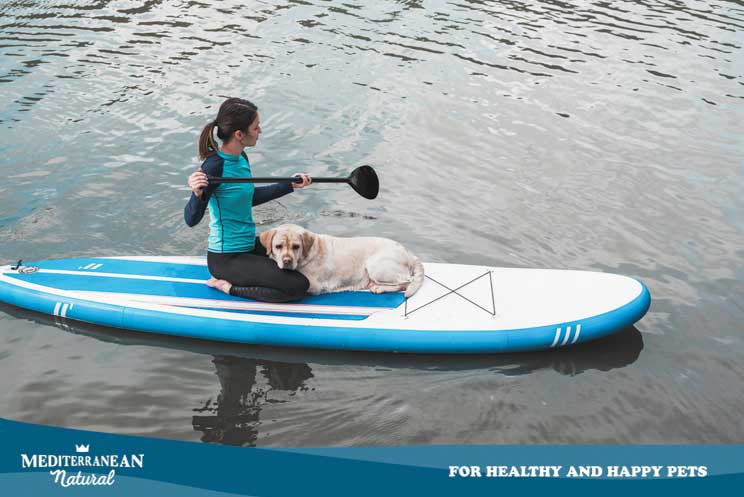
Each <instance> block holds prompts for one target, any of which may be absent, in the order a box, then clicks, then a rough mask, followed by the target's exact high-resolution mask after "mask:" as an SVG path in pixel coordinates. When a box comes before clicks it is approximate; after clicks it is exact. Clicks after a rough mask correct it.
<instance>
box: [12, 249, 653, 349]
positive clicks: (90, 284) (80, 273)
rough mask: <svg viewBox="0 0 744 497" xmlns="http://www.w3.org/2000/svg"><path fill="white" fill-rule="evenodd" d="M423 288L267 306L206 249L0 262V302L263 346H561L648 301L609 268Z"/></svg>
mask: <svg viewBox="0 0 744 497" xmlns="http://www.w3.org/2000/svg"><path fill="white" fill-rule="evenodd" d="M424 267H425V271H426V278H425V282H424V284H423V286H422V287H421V289H420V290H419V291H418V292H417V293H416V294H415V295H414V296H413V297H411V298H410V299H408V300H406V298H405V297H404V296H403V294H402V293H387V294H381V295H375V294H372V293H369V292H341V293H335V294H328V295H319V296H311V297H307V298H305V299H303V300H301V301H298V302H293V303H288V304H269V303H264V302H257V301H253V300H246V299H241V298H238V297H232V296H230V295H226V294H224V293H222V292H220V291H218V290H215V289H213V288H210V287H208V286H207V285H206V281H207V280H208V279H209V272H208V270H207V266H206V258H204V257H101V258H86V259H63V260H52V261H42V262H30V263H24V264H23V265H21V266H19V267H16V266H15V265H8V266H2V267H0V301H3V302H6V303H8V304H13V305H16V306H19V307H23V308H26V309H31V310H34V311H38V312H42V313H46V314H52V315H55V316H59V317H62V318H66V319H74V320H78V321H86V322H90V323H96V324H100V325H105V326H113V327H116V328H124V329H131V330H138V331H144V332H153V333H161V334H168V335H177V336H183V337H193V338H202V339H208V340H222V341H231V342H244V343H252V344H262V345H276V346H292V347H314V348H325V349H347V350H370V351H387V352H414V353H484V352H511V351H525V350H539V349H551V348H559V347H567V346H569V345H574V344H577V343H582V342H586V341H589V340H594V339H596V338H600V337H603V336H606V335H609V334H611V333H614V332H617V331H620V330H622V329H624V328H626V327H629V326H631V325H632V324H633V323H635V322H636V321H638V320H639V319H641V318H642V317H643V315H644V314H645V313H646V311H647V310H648V308H649V305H650V296H649V293H648V290H647V289H646V287H645V286H644V285H643V284H642V283H641V282H640V281H638V280H635V279H633V278H628V277H625V276H618V275H614V274H608V273H599V272H586V271H563V270H545V269H519V268H494V267H484V266H469V265H460V264H435V263H425V264H424Z"/></svg>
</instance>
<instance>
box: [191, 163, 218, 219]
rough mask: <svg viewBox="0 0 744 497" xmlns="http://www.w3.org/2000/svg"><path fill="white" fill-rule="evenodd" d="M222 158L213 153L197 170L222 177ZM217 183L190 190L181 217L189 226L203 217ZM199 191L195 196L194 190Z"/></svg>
mask: <svg viewBox="0 0 744 497" xmlns="http://www.w3.org/2000/svg"><path fill="white" fill-rule="evenodd" d="M223 164H224V160H223V159H222V157H220V156H219V155H217V154H214V155H212V156H210V157H207V159H206V160H205V161H204V163H203V164H202V165H201V167H200V168H199V170H200V171H201V172H202V173H204V174H207V175H209V176H219V177H222V165H223ZM219 186H220V185H219V184H218V183H214V184H208V185H207V186H206V187H204V188H199V189H193V188H192V192H191V198H189V202H188V203H187V204H186V207H185V208H184V209H183V219H184V221H186V224H187V225H188V226H189V227H193V226H196V225H197V224H199V221H201V220H202V218H203V217H204V212H206V210H207V205H208V204H209V197H211V196H212V193H214V191H215V190H216V189H217V188H218V187H219ZM197 191H199V192H200V195H199V196H197V195H196V192H197Z"/></svg>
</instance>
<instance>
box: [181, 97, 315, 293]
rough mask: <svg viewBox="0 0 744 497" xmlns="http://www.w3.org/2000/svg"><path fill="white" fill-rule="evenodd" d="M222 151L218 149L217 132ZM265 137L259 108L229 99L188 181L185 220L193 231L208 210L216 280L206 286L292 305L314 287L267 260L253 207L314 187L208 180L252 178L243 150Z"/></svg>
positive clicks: (204, 137)
mask: <svg viewBox="0 0 744 497" xmlns="http://www.w3.org/2000/svg"><path fill="white" fill-rule="evenodd" d="M215 129H216V130H217V137H218V138H219V139H220V140H222V145H221V146H220V147H217V144H216V143H215V141H214V136H213V133H214V130H215ZM260 134H261V126H260V118H259V115H258V108H257V107H256V106H255V105H253V104H252V103H251V102H249V101H247V100H242V99H239V98H228V99H227V100H225V102H224V103H223V104H222V105H221V106H220V110H219V112H218V113H217V118H216V119H215V120H214V121H212V122H211V123H209V124H207V125H206V126H205V127H204V129H203V130H202V133H201V136H200V138H199V157H200V158H201V159H204V162H203V163H202V165H201V167H200V168H199V170H198V171H196V172H195V173H193V174H192V175H191V176H189V187H191V189H192V192H193V193H192V194H191V198H190V199H189V203H188V204H187V205H186V208H185V209H184V219H185V221H186V224H188V225H189V226H195V225H196V224H197V223H199V221H201V219H202V217H203V216H204V212H205V211H206V209H207V205H208V206H209V216H210V223H209V248H208V250H207V265H208V267H209V273H210V274H211V275H212V278H211V279H210V280H209V282H208V283H207V284H208V285H209V286H212V287H215V288H218V289H220V290H222V291H223V292H225V293H228V294H230V295H235V296H238V297H244V298H251V299H256V300H263V301H267V302H287V301H291V300H297V299H299V298H301V297H302V296H303V295H305V292H306V291H307V289H308V286H309V283H308V281H307V278H305V276H304V275H302V274H301V273H299V272H297V271H291V270H288V269H279V267H278V266H277V265H276V263H275V262H273V261H272V260H271V259H269V258H268V257H267V251H266V249H265V248H264V247H263V246H262V245H261V242H260V241H259V239H258V238H257V237H256V224H255V223H254V222H253V215H252V206H254V205H259V204H263V203H264V202H268V201H270V200H273V199H276V198H279V197H281V196H283V195H286V194H288V193H290V192H292V190H293V189H295V188H304V187H306V186H308V185H309V184H311V183H312V180H311V179H310V177H309V176H308V175H306V174H299V176H301V177H302V183H278V184H275V185H269V186H264V187H254V186H253V183H223V184H211V185H210V184H209V182H208V181H207V175H210V176H218V177H241V176H242V177H247V176H251V166H250V163H249V162H248V156H247V155H246V154H245V152H244V151H243V149H244V148H245V147H253V146H254V145H256V141H257V140H258V137H259V135H260Z"/></svg>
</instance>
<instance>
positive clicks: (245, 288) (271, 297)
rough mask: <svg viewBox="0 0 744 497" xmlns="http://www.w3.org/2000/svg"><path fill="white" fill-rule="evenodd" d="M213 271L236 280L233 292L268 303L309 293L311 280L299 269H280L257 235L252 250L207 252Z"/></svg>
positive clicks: (216, 274) (287, 300)
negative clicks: (222, 252)
mask: <svg viewBox="0 0 744 497" xmlns="http://www.w3.org/2000/svg"><path fill="white" fill-rule="evenodd" d="M207 267H208V268H209V273H210V274H211V275H212V276H214V277H215V278H217V279H220V280H227V281H229V282H230V283H232V288H230V295H234V296H236V297H243V298H246V299H255V300H261V301H264V302H289V301H292V300H299V299H301V298H302V297H304V296H305V293H306V292H307V289H308V287H309V286H310V282H309V281H307V278H305V275H303V274H302V273H300V272H298V271H292V270H289V269H280V268H279V266H277V265H276V262H274V260H273V259H270V258H269V257H268V255H267V254H266V249H265V248H264V246H263V245H261V241H260V240H259V239H258V237H256V246H255V247H254V248H253V250H252V251H251V252H232V253H224V254H221V253H219V252H209V251H207Z"/></svg>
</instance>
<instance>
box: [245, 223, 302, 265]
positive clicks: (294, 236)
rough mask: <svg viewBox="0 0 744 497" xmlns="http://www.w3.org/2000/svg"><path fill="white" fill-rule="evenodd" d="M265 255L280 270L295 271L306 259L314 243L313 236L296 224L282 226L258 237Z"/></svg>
mask: <svg viewBox="0 0 744 497" xmlns="http://www.w3.org/2000/svg"><path fill="white" fill-rule="evenodd" d="M258 238H259V240H261V245H263V246H264V247H266V253H267V254H268V256H269V257H271V258H272V259H274V261H276V264H277V266H279V267H280V268H281V269H297V266H298V265H299V264H300V262H301V261H302V260H303V259H304V258H305V257H307V255H308V254H309V253H310V249H311V248H312V246H313V242H314V241H315V234H314V233H312V232H310V231H307V230H306V229H304V228H303V227H301V226H297V225H296V224H282V225H281V226H277V227H276V228H274V229H271V230H269V231H264V232H263V233H261V235H259V237H258Z"/></svg>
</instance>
